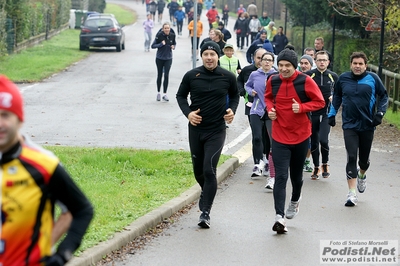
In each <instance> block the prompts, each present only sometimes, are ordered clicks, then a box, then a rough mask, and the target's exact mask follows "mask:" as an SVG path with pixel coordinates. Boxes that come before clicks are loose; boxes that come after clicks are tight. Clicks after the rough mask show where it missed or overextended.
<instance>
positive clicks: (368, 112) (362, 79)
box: [328, 52, 389, 207]
mask: <svg viewBox="0 0 400 266" xmlns="http://www.w3.org/2000/svg"><path fill="white" fill-rule="evenodd" d="M367 62H368V59H367V56H366V55H365V54H364V53H363V52H354V53H352V54H351V56H350V69H351V71H349V72H345V73H343V74H341V75H340V76H339V79H338V81H337V82H336V85H335V88H334V91H333V100H332V105H331V106H330V110H329V114H328V121H329V125H331V126H332V127H334V126H335V125H336V119H335V116H336V114H337V112H338V110H339V107H340V106H342V129H343V138H344V145H345V148H346V154H347V163H346V178H347V185H348V187H349V192H348V194H347V200H346V203H345V206H347V207H353V206H355V205H357V203H358V198H357V195H356V186H357V190H358V192H359V193H364V192H365V189H366V186H367V183H366V182H367V175H366V172H367V170H368V168H369V166H370V160H369V154H370V152H371V146H372V141H373V139H374V131H375V128H376V126H378V125H380V124H381V123H382V118H383V116H384V115H385V113H386V110H387V107H388V100H389V98H388V94H387V91H386V88H385V86H384V85H383V83H382V81H381V80H380V78H379V77H378V75H376V74H375V73H372V72H368V71H367ZM357 154H358V166H359V168H357Z"/></svg>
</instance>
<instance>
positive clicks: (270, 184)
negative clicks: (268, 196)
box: [265, 177, 275, 192]
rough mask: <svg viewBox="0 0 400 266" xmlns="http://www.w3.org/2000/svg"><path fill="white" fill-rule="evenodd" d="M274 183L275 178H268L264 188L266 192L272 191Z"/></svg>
mask: <svg viewBox="0 0 400 266" xmlns="http://www.w3.org/2000/svg"><path fill="white" fill-rule="evenodd" d="M274 185H275V178H272V177H271V178H269V179H268V182H267V184H266V185H265V188H266V189H267V191H268V192H272V191H273V190H274Z"/></svg>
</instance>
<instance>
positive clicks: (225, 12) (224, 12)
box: [222, 4, 229, 27]
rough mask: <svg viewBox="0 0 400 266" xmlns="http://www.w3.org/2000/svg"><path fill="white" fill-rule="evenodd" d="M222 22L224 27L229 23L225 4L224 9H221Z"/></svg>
mask: <svg viewBox="0 0 400 266" xmlns="http://www.w3.org/2000/svg"><path fill="white" fill-rule="evenodd" d="M222 22H224V25H225V26H226V27H228V22H229V7H228V5H227V4H225V6H224V8H223V9H222Z"/></svg>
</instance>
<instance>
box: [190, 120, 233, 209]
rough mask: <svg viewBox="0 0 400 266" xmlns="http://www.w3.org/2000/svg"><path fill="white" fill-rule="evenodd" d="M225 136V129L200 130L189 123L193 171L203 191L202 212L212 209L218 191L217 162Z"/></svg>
mask: <svg viewBox="0 0 400 266" xmlns="http://www.w3.org/2000/svg"><path fill="white" fill-rule="evenodd" d="M225 137H226V130H225V129H224V130H222V131H217V132H198V131H196V130H194V129H193V126H191V125H189V146H190V153H191V155H192V164H193V172H194V176H195V178H196V181H197V183H199V185H200V187H201V190H202V193H203V197H202V202H203V204H202V210H201V211H202V212H204V211H207V212H210V211H211V207H212V204H213V202H214V198H215V194H216V193H217V164H218V161H219V157H220V155H221V152H222V148H223V146H224V142H225Z"/></svg>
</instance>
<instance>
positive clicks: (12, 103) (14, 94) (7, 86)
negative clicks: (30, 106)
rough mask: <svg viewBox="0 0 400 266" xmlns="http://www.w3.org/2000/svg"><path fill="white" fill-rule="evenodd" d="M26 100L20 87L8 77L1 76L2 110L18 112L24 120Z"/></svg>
mask: <svg viewBox="0 0 400 266" xmlns="http://www.w3.org/2000/svg"><path fill="white" fill-rule="evenodd" d="M23 106H24V102H23V100H22V95H21V93H20V91H19V89H18V87H17V86H16V85H15V84H14V83H13V82H11V81H10V80H9V79H8V78H7V77H5V76H0V110H6V111H9V112H12V113H14V114H16V115H17V116H18V118H19V120H20V121H21V122H22V121H24V107H23Z"/></svg>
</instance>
